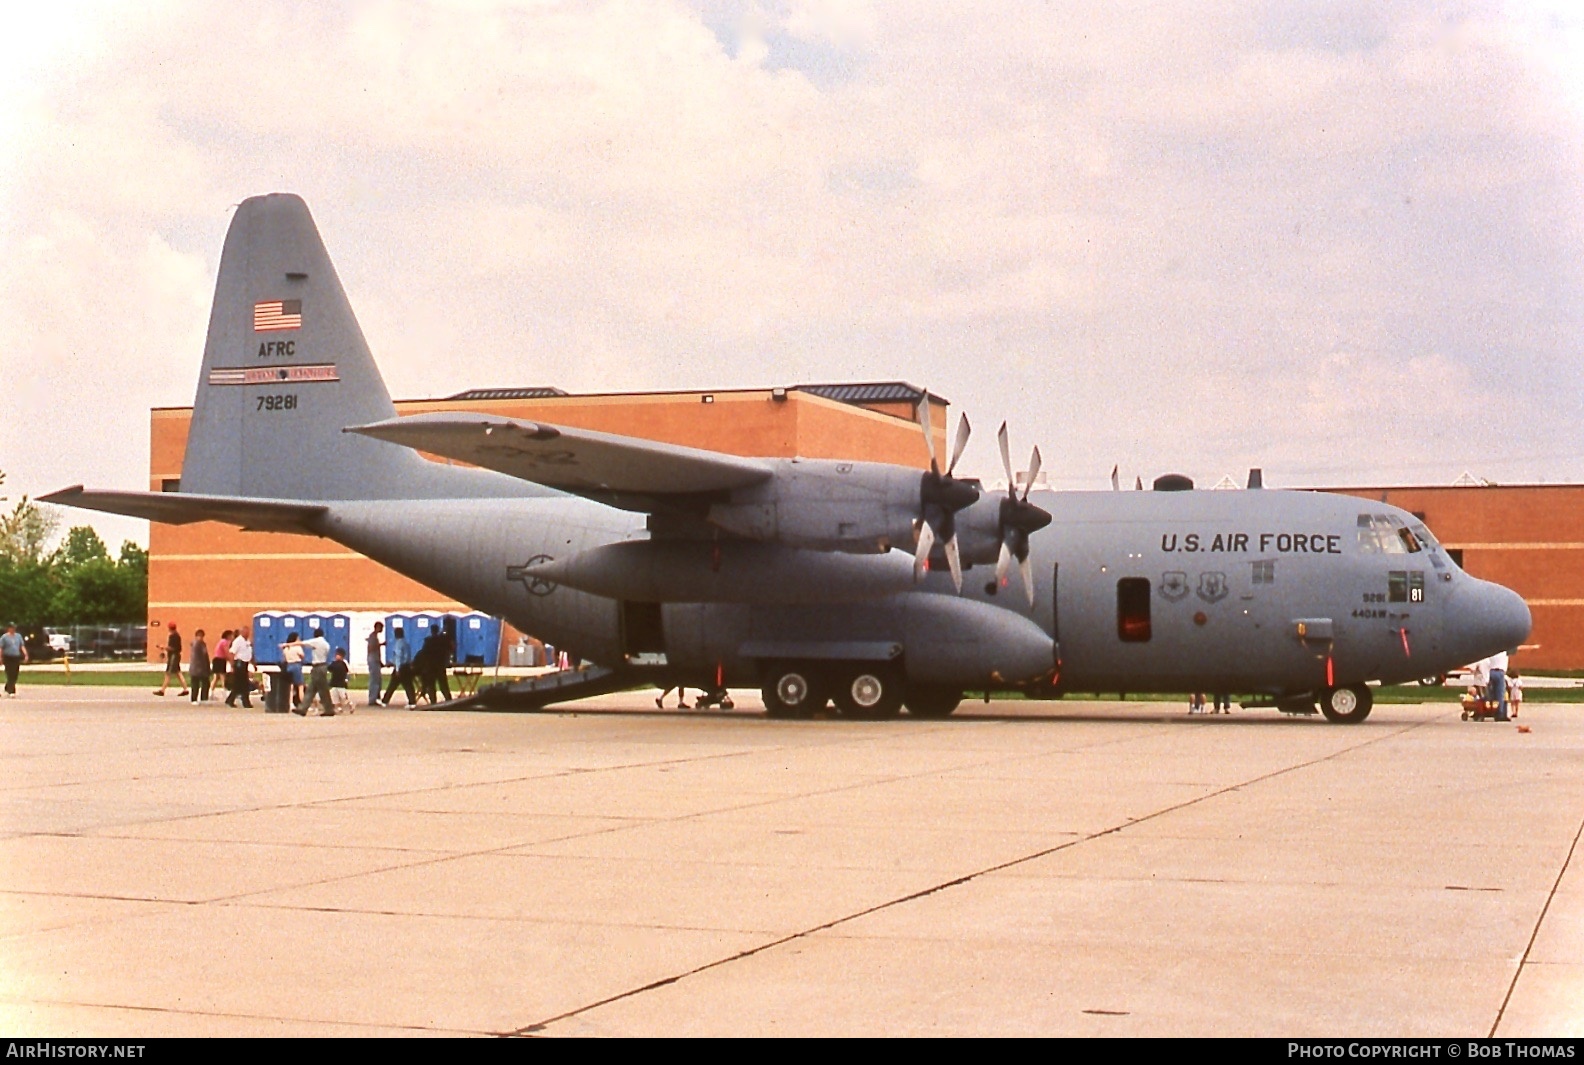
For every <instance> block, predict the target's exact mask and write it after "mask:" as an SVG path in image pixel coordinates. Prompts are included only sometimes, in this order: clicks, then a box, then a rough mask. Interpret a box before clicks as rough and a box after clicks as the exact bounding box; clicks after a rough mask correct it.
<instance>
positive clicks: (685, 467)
mask: <svg viewBox="0 0 1584 1065" xmlns="http://www.w3.org/2000/svg"><path fill="white" fill-rule="evenodd" d="M346 431H347V432H349V433H361V434H362V435H364V436H372V437H374V438H376V439H379V440H388V441H390V442H391V443H393V444H403V445H405V446H407V447H410V448H415V449H417V450H419V451H427V452H429V453H430V454H434V455H440V456H443V457H444V458H448V459H454V460H456V461H458V462H468V463H471V464H473V465H475V466H482V467H484V468H485V469H487V470H495V471H496V472H498V473H504V474H507V475H509V476H512V477H516V478H519V479H521V480H524V481H532V482H534V483H535V484H542V485H546V486H547V487H550V488H557V489H560V490H562V491H566V492H572V493H575V494H577V495H586V496H592V497H594V498H605V497H607V496H610V495H634V496H644V497H651V498H653V497H663V496H676V495H694V494H698V493H708V492H721V491H729V490H731V489H734V488H743V487H746V486H748V485H751V484H758V483H759V482H760V481H763V480H766V479H767V478H769V476H770V467H769V466H767V465H766V464H765V463H763V462H760V461H759V460H757V459H749V458H740V457H738V456H736V455H723V454H721V453H720V452H716V451H703V450H700V449H698V448H691V447H682V446H681V445H679V444H664V443H660V442H659V441H655V440H640V439H637V438H636V437H630V436H617V435H616V434H614V433H600V432H595V431H594V430H592V429H571V428H567V427H565V426H558V425H545V424H543V423H535V422H521V421H517V420H515V419H512V418H502V417H498V416H495V415H489V414H464V413H457V412H441V413H435V414H415V415H413V416H411V417H408V418H392V419H390V420H389V421H383V422H374V423H373V424H371V425H354V426H350V427H348V429H347V430H346Z"/></svg>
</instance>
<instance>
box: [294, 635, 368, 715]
mask: <svg viewBox="0 0 1584 1065" xmlns="http://www.w3.org/2000/svg"><path fill="white" fill-rule="evenodd" d="M305 664H306V665H307V667H308V676H307V680H306V682H305V681H304V678H303V666H304V665H305ZM281 672H282V673H283V674H284V675H285V678H286V680H285V683H286V686H287V691H286V693H285V695H284V698H285V699H286V701H287V703H288V705H289V707H290V709H291V712H292V713H294V714H298V715H300V716H303V717H308V716H312V715H313V714H315V713H317V714H319V715H320V716H322V717H335V716H336V713H337V711H342V712H345V713H349V714H350V713H351V712H352V693H351V692H349V691H348V690H347V681H348V680H349V679H350V678H351V675H352V669H351V667H350V666H348V665H347V660H346V652H345V651H343V650H342V649H341V648H339V647H337V648H336V649H335V650H334V651H333V652H332V651H331V649H330V641H329V640H327V639H325V634H324V629H314V631H313V635H312V636H311V637H309V638H308V639H306V640H304V639H301V638H299V637H298V635H297V634H296V633H295V632H289V633H287V634H286V642H285V643H283V644H281ZM315 703H317V704H318V705H317V708H316V707H315Z"/></svg>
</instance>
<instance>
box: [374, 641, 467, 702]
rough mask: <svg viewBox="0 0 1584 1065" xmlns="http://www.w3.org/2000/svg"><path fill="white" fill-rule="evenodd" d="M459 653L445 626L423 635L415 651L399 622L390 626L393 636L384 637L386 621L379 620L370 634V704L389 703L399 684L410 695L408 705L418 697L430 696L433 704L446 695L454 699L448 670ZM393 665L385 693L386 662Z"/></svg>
mask: <svg viewBox="0 0 1584 1065" xmlns="http://www.w3.org/2000/svg"><path fill="white" fill-rule="evenodd" d="M455 657H456V638H455V637H454V636H452V635H451V633H449V632H447V631H446V630H445V629H435V630H434V631H432V632H430V633H429V635H428V636H426V637H424V642H423V645H422V646H420V647H419V648H418V651H417V653H416V654H414V653H413V652H412V650H411V649H410V648H409V647H408V645H407V640H406V633H405V632H404V631H403V629H402V627H401V626H400V625H398V624H393V625H392V626H391V631H390V638H389V639H386V638H385V623H384V622H383V621H376V622H375V623H374V631H373V632H371V633H369V638H368V663H367V664H368V674H369V701H368V705H370V706H389V705H390V704H391V699H392V698H394V697H395V695H396V689H397V688H398V687H400V688H401V689H402V692H403V693H404V694H405V695H406V696H407V709H409V710H411V709H413V708H414V707H416V706H417V705H418V702H419V699H420V698H422V699H425V700H428V702H429V705H430V706H434V705H436V704H437V703H438V702H439V697H441V696H443V697H444V699H445V701H446V702H448V703H449V702H450V701H451V685H450V684H449V683H448V682H447V680H446V670H448V669H449V668H451V662H452V660H453V659H454V658H455ZM387 664H388V665H389V666H390V669H391V675H390V685H389V686H388V687H386V689H385V691H384V693H383V694H381V692H380V681H381V680H382V679H383V677H384V669H385V666H386V665H387Z"/></svg>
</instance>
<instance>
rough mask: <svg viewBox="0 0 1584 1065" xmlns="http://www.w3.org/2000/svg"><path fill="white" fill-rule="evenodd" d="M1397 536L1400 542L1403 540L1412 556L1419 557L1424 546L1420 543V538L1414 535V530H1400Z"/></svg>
mask: <svg viewBox="0 0 1584 1065" xmlns="http://www.w3.org/2000/svg"><path fill="white" fill-rule="evenodd" d="M1397 536H1398V538H1399V539H1400V540H1402V542H1403V546H1405V547H1407V548H1408V553H1409V554H1410V555H1417V554H1418V553H1419V552H1421V551H1423V550H1424V545H1423V544H1421V543H1420V542H1419V537H1417V536H1415V535H1414V531H1413V530H1412V529H1407V528H1404V529H1398V530H1397Z"/></svg>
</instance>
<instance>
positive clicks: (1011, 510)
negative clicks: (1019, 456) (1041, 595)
mask: <svg viewBox="0 0 1584 1065" xmlns="http://www.w3.org/2000/svg"><path fill="white" fill-rule="evenodd" d="M996 441H997V442H998V443H999V444H1000V445H1001V466H1002V468H1003V469H1005V470H1006V477H1007V497H1006V498H1005V499H1003V500H1002V501H1001V554H1000V557H998V558H997V559H996V583H997V584H1000V585H1001V586H1003V587H1005V586H1006V579H1007V570H1009V569H1011V568H1012V560H1013V559H1017V564H1018V571H1019V572H1020V573H1022V574H1023V589H1024V591H1026V592H1028V601H1029V606H1033V605H1034V567H1033V566H1032V565H1031V564H1030V563H1029V536H1030V535H1032V534H1034V533H1037V532H1039V531H1040V530H1041V529H1043V528H1045V526H1047V525H1049V524H1050V523H1051V516H1050V513H1049V512H1048V511H1046V510H1044V509H1042V508H1040V507H1037V506H1035V505H1034V504H1033V503H1030V502H1029V501H1028V497H1029V492H1030V491H1031V490H1032V489H1033V487H1034V481H1035V479H1036V478H1038V477H1039V471H1040V453H1039V448H1037V447H1036V448H1035V449H1034V451H1033V453H1032V454H1031V455H1029V468H1028V474H1027V477H1028V480H1026V481H1025V482H1024V483H1023V498H1021V499H1019V498H1018V494H1017V482H1016V481H1015V480H1014V479H1013V477H1012V455H1011V451H1010V450H1009V449H1008V447H1007V426H1006V422H1002V423H1001V431H1000V432H999V433H997V434H996Z"/></svg>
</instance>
